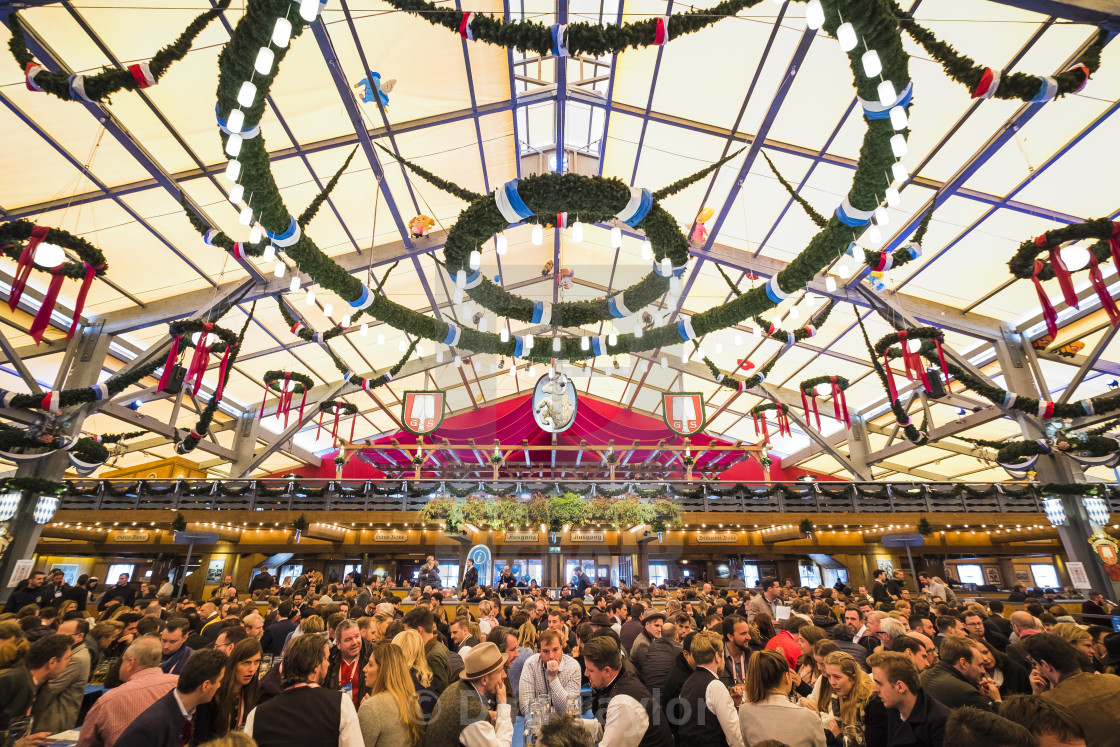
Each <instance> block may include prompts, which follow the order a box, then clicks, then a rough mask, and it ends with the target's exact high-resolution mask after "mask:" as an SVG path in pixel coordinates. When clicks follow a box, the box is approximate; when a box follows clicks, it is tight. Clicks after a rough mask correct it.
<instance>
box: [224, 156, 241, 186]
mask: <svg viewBox="0 0 1120 747" xmlns="http://www.w3.org/2000/svg"><path fill="white" fill-rule="evenodd" d="M240 175H241V161H238V160H237V159H234V160H232V161H230V162H229V163H227V164H226V179H229V180H230V181H231V182H236V181H237V177H238V176H240Z"/></svg>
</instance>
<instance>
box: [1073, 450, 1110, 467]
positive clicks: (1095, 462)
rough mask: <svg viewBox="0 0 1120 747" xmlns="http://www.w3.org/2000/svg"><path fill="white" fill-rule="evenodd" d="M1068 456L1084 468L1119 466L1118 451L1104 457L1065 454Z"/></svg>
mask: <svg viewBox="0 0 1120 747" xmlns="http://www.w3.org/2000/svg"><path fill="white" fill-rule="evenodd" d="M1066 453H1067V454H1068V455H1069V456H1071V457H1073V459H1074V460H1075V461H1076V462H1077V463H1078V464H1081V465H1082V466H1085V467H1115V466H1117V465H1118V464H1120V451H1115V452H1113V453H1111V454H1105V455H1104V456H1090V455H1089V454H1081V453H1078V452H1076V451H1073V452H1066Z"/></svg>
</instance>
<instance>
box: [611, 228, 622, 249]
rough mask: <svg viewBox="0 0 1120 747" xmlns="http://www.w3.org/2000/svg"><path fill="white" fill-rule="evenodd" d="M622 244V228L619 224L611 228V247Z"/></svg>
mask: <svg viewBox="0 0 1120 747" xmlns="http://www.w3.org/2000/svg"><path fill="white" fill-rule="evenodd" d="M621 246H622V229H621V228H619V227H618V226H613V227H612V228H611V247H612V248H614V249H618V248H619V247H621Z"/></svg>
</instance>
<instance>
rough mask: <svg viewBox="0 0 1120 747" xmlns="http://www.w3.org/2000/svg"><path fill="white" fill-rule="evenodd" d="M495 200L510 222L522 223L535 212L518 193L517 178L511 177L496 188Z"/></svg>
mask: <svg viewBox="0 0 1120 747" xmlns="http://www.w3.org/2000/svg"><path fill="white" fill-rule="evenodd" d="M494 202H495V203H496V204H497V206H498V212H500V213H501V214H502V217H503V218H505V219H506V221H507V222H509V223H520V222H521V221H523V220H525V219H526V218H529V217H531V216H532V215H533V214H534V213H533V211H532V210H530V209H529V206H528V205H526V204H525V201H524V200H522V199H521V195H519V194H517V180H516V179H510V180H509V181H508V182H506V183H505V184H503V185H502V186H500V187H498V188H497V189H495V190H494Z"/></svg>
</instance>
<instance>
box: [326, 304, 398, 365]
mask: <svg viewBox="0 0 1120 747" xmlns="http://www.w3.org/2000/svg"><path fill="white" fill-rule="evenodd" d="M323 314H324V315H326V316H328V317H330V316H333V315H334V304H333V303H331V302H330V301H327V302H326V303H325V304H323ZM401 352H402V353H403V352H404V351H403V350H402V351H401Z"/></svg>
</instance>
